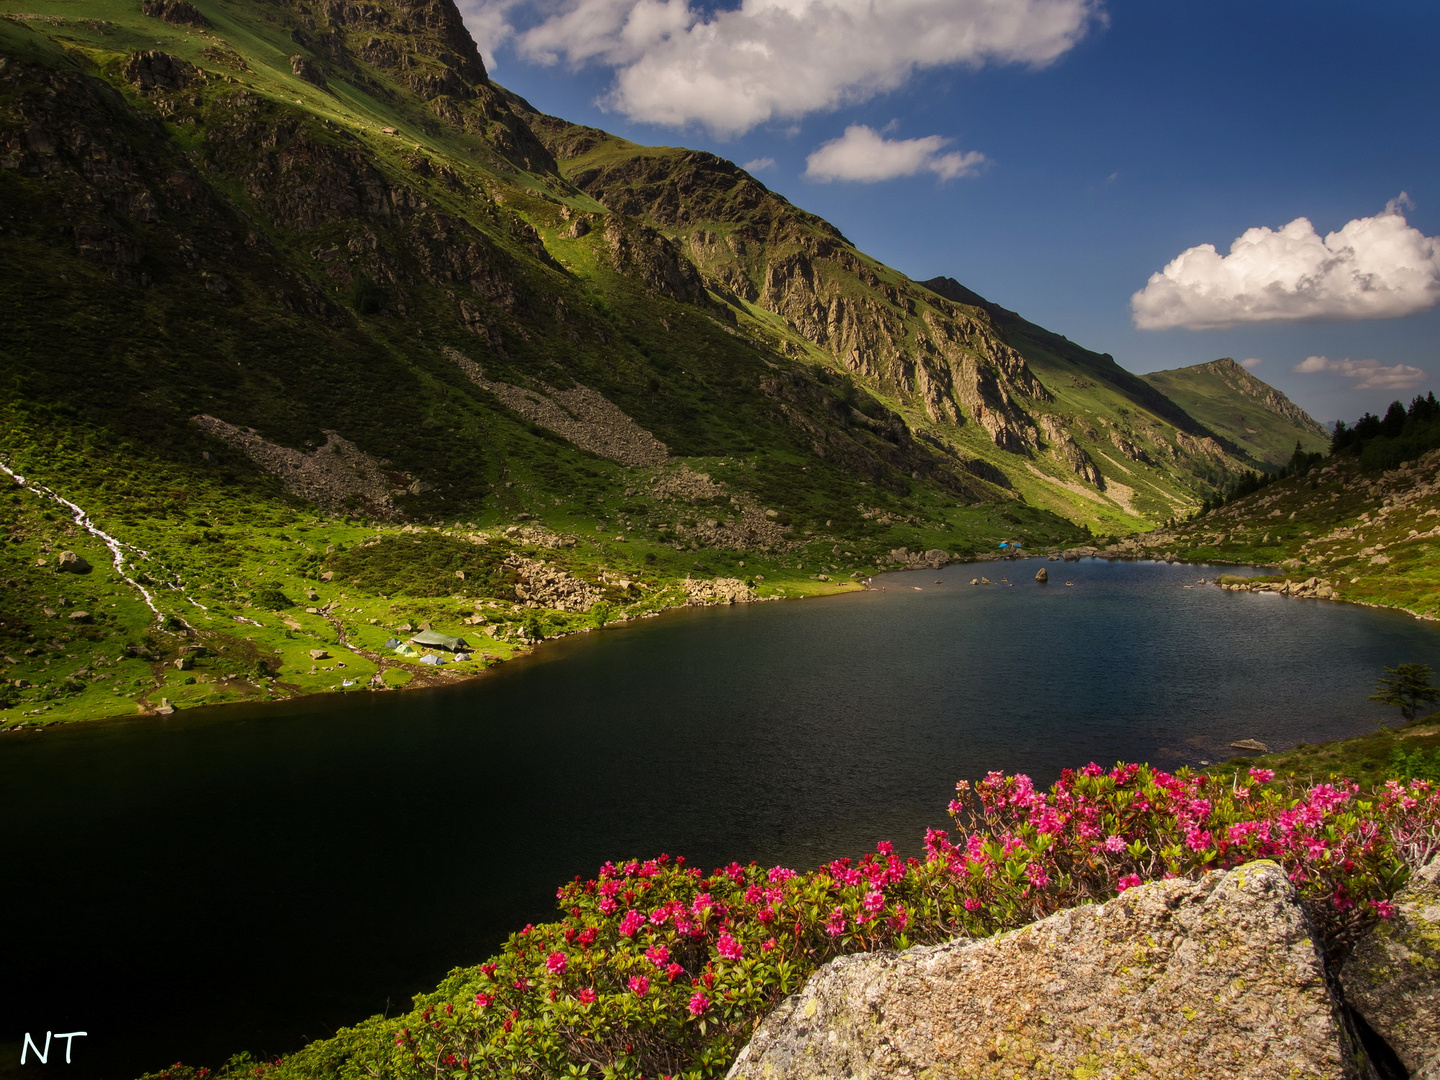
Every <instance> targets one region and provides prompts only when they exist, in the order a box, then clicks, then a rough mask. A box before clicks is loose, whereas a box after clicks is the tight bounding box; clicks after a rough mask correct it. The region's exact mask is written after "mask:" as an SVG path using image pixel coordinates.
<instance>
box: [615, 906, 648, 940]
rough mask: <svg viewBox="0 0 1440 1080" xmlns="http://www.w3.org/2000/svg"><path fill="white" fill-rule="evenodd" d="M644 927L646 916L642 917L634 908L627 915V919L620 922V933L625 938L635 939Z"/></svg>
mask: <svg viewBox="0 0 1440 1080" xmlns="http://www.w3.org/2000/svg"><path fill="white" fill-rule="evenodd" d="M644 925H645V916H644V915H641V914H640V912H638V911H636V910H635V909H634V908H631V909H630V910H629V911H627V912H626V913H625V917H624V918H623V919H621V920H620V933H621V934H623V935H624V936H625V937H628V938H633V937H634V936H635V935H636V934H637V933H639V931H640V928H641V927H642V926H644Z"/></svg>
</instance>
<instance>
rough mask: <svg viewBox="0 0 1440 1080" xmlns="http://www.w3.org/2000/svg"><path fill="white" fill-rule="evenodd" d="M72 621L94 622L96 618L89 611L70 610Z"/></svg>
mask: <svg viewBox="0 0 1440 1080" xmlns="http://www.w3.org/2000/svg"><path fill="white" fill-rule="evenodd" d="M70 621H71V622H72V623H88V622H94V621H95V620H94V616H92V615H91V614H90V612H88V611H72V612H70Z"/></svg>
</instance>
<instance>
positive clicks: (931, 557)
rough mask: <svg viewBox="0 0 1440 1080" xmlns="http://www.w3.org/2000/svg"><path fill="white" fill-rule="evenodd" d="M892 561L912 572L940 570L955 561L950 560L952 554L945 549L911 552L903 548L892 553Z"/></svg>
mask: <svg viewBox="0 0 1440 1080" xmlns="http://www.w3.org/2000/svg"><path fill="white" fill-rule="evenodd" d="M890 561H891V562H893V563H899V564H900V565H901V566H905V567H908V568H909V569H911V570H927V569H928V570H939V569H940V568H941V567H942V566H948V565H949V564H950V563H951V562H952V561H953V560H952V559H951V558H950V553H949V552H948V551H946V550H944V549H943V548H931V549H930V550H929V551H911V550H910V549H909V548H903V547H901V548H896V549H895V550H894V551H892V552H890Z"/></svg>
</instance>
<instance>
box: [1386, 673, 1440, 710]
mask: <svg viewBox="0 0 1440 1080" xmlns="http://www.w3.org/2000/svg"><path fill="white" fill-rule="evenodd" d="M1432 674H1433V672H1432V671H1431V670H1430V666H1429V665H1428V664H1401V665H1399V666H1398V667H1393V668H1389V667H1387V668H1386V669H1385V675H1384V676H1382V677H1381V679H1380V681H1379V682H1377V683H1376V684H1375V693H1373V694H1371V695H1370V699H1369V700H1371V701H1378V702H1380V703H1381V704H1384V705H1395V706H1397V707H1398V708H1399V709H1400V715H1401V716H1403V717H1404V718H1405V719H1406V720H1414V719H1415V714H1416V713H1417V712H1419V711H1420V706H1422V705H1429V704H1434V703H1435V702H1436V701H1440V690H1437V689H1436V688H1435V687H1433V686H1431V685H1430V676H1431V675H1432Z"/></svg>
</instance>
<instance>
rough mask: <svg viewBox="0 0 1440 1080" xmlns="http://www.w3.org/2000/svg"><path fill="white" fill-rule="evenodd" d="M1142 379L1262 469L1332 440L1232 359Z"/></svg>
mask: <svg viewBox="0 0 1440 1080" xmlns="http://www.w3.org/2000/svg"><path fill="white" fill-rule="evenodd" d="M1141 378H1143V379H1144V380H1145V381H1146V382H1147V383H1149V384H1150V385H1151V386H1153V387H1155V389H1157V390H1159V391H1160V392H1161V393H1162V394H1164V395H1165V396H1166V397H1168V398H1169V399H1170V400H1171V401H1174V402H1175V403H1177V404H1178V405H1180V406H1181V407H1182V408H1183V409H1184V410H1185V411H1186V412H1187V413H1189V414H1190V415H1191V416H1193V417H1195V419H1197V420H1199V421H1200V422H1201V423H1203V424H1205V426H1206V427H1208V428H1209V429H1210V430H1211V431H1213V432H1215V433H1216V434H1218V435H1221V436H1223V437H1224V438H1225V439H1227V440H1229V441H1230V442H1231V443H1232V444H1234V445H1235V446H1237V447H1239V448H1240V450H1242V451H1243V452H1244V453H1245V454H1246V455H1247V456H1248V457H1250V458H1252V459H1253V460H1254V461H1255V462H1257V463H1258V464H1260V465H1261V466H1262V467H1266V466H1268V467H1276V466H1280V465H1283V464H1284V463H1285V462H1287V461H1289V460H1290V455H1291V454H1293V453H1294V452H1295V444H1296V443H1297V442H1298V443H1299V444H1300V445H1301V447H1303V448H1304V449H1305V450H1306V451H1307V452H1311V451H1314V450H1318V449H1320V448H1321V447H1323V446H1324V445H1325V444H1326V443H1327V442H1328V441H1329V439H1330V433H1329V432H1328V431H1326V430H1325V428H1324V427H1322V426H1321V425H1320V423H1319V422H1318V421H1317V420H1315V418H1314V417H1312V416H1311V415H1310V414H1309V413H1307V412H1305V410H1304V409H1302V408H1300V406H1298V405H1296V404H1295V403H1294V402H1293V401H1291V400H1290V399H1289V398H1287V397H1286V396H1285V395H1284V394H1282V393H1281V392H1280V391H1279V390H1276V389H1275V388H1274V387H1273V386H1270V385H1269V384H1267V383H1264V382H1261V381H1260V380H1259V379H1257V378H1256V377H1255V376H1254V375H1251V374H1250V372H1248V371H1246V370H1245V369H1244V368H1243V367H1241V366H1240V365H1239V364H1237V363H1236V362H1235V361H1234V360H1231V359H1230V358H1229V357H1225V358H1224V359H1221V360H1212V361H1211V362H1210V363H1208V364H1195V365H1194V366H1192V367H1184V368H1174V369H1172V370H1170V371H1152V372H1151V373H1150V374H1148V375H1142V376H1141Z"/></svg>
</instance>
